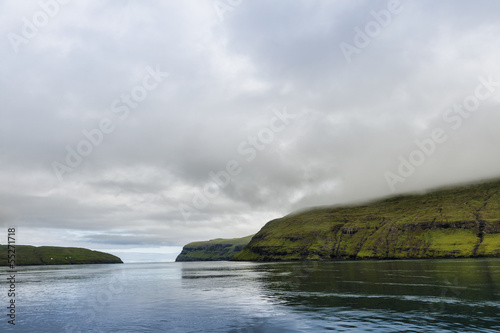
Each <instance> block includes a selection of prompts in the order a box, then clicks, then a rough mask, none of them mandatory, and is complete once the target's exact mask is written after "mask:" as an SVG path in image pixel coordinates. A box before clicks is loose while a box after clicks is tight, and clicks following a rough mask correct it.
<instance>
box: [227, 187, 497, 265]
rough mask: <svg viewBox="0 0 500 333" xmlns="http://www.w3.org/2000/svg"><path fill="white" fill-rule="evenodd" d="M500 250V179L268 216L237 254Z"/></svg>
mask: <svg viewBox="0 0 500 333" xmlns="http://www.w3.org/2000/svg"><path fill="white" fill-rule="evenodd" d="M499 255H500V181H498V180H497V181H491V182H486V183H482V184H476V185H469V186H462V187H456V188H447V189H441V190H438V191H434V192H431V193H427V194H422V195H406V196H397V197H393V198H388V199H385V200H380V201H376V202H372V203H368V204H363V205H357V206H349V207H322V208H314V209H309V210H306V211H302V212H298V213H294V214H290V215H287V216H285V217H283V218H280V219H276V220H273V221H270V222H268V223H267V224H266V225H265V226H264V227H263V228H262V229H261V230H260V231H259V232H258V233H257V234H256V235H255V236H254V237H253V238H252V240H251V241H250V242H249V243H248V245H247V246H246V247H245V249H244V250H243V251H241V252H240V253H238V254H237V255H235V257H234V260H250V261H281V260H334V259H370V258H378V259H382V258H384V259H385V258H449V257H475V256H499Z"/></svg>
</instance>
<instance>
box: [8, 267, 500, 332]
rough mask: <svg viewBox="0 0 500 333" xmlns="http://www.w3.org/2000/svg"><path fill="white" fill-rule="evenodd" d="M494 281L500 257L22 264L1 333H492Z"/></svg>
mask: <svg viewBox="0 0 500 333" xmlns="http://www.w3.org/2000/svg"><path fill="white" fill-rule="evenodd" d="M6 282H7V281H6V280H5V281H1V282H0V288H2V289H3V290H5V287H6ZM499 284H500V259H460V260H414V261H350V262H302V263H301V262H296V263H245V262H198V263H196V262H194V263H193V262H190V263H158V264H123V265H82V266H44V267H41V266H37V267H19V272H18V278H17V289H18V292H19V294H18V295H16V296H17V299H16V302H17V303H16V304H18V308H17V309H18V311H17V312H16V314H17V315H18V318H17V320H18V321H17V324H18V325H16V327H15V328H12V327H10V326H8V325H7V323H6V321H5V322H4V323H0V331H2V332H3V331H16V332H34V331H36V332H239V333H242V332H247V333H250V332H253V333H255V332H318V331H319V332H320V331H336V332H401V331H404V332H435V331H439V332H498V331H500V325H499V322H500V320H499V319H500V318H499V315H498V313H499V310H500V291H499V290H498V286H499ZM0 295H2V296H1V297H0V301H1V302H2V303H3V304H7V303H6V302H7V298H6V293H4V292H1V293H0Z"/></svg>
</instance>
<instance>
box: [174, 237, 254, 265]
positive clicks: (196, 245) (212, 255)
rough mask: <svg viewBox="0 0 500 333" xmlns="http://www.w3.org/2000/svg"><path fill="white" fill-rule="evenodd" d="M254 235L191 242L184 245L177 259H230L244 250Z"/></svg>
mask: <svg viewBox="0 0 500 333" xmlns="http://www.w3.org/2000/svg"><path fill="white" fill-rule="evenodd" d="M252 236H253V235H251V236H247V237H243V238H234V239H222V238H217V239H213V240H210V241H205V242H193V243H189V244H187V245H185V246H184V248H183V249H182V252H181V253H180V254H179V255H178V256H177V259H175V261H217V260H230V259H231V258H232V257H233V256H234V255H235V254H236V253H238V252H240V251H241V250H243V248H244V247H245V245H247V244H248V242H249V241H250V239H251V238H252Z"/></svg>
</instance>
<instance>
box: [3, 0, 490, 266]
mask: <svg viewBox="0 0 500 333" xmlns="http://www.w3.org/2000/svg"><path fill="white" fill-rule="evenodd" d="M499 10H500V2H498V1H474V2H472V1H465V0H462V1H460V0H459V1H451V0H448V1H446V0H443V1H396V0H391V1H373V0H366V1H356V0H337V1H334V0H328V1H327V0H293V1H292V0H273V1H270V0H251V1H250V0H191V1H174V0H166V1H153V0H152V1H131V0H117V1H78V0H72V1H71V0H40V1H16V0H2V1H0V13H1V14H0V16H1V19H0V35H1V36H3V37H2V38H1V39H0V43H1V44H0V57H1V59H2V61H1V62H0V70H1V72H2V75H1V76H0V98H1V102H2V106H1V108H0V184H1V186H0V225H1V226H2V228H3V229H4V235H5V238H7V228H9V227H15V228H16V237H17V239H16V242H17V243H18V244H29V245H36V246H42V245H52V246H76V247H85V248H90V249H93V250H100V251H105V252H110V253H113V254H116V255H118V256H119V257H121V258H122V259H123V260H124V261H125V262H135V261H172V260H174V259H175V257H176V256H177V254H178V253H179V252H180V251H181V249H182V246H183V245H185V244H186V243H189V242H192V241H199V240H208V239H213V238H233V237H243V236H247V235H250V234H253V233H256V232H258V231H259V230H260V228H261V227H262V226H264V224H265V223H267V222H268V221H270V220H272V219H274V218H279V217H281V216H283V215H286V214H289V213H291V212H293V211H296V210H300V209H304V208H307V207H313V206H324V205H342V204H351V203H355V202H363V201H370V200H375V199H377V198H382V197H387V196H390V195H395V194H400V193H407V192H422V191H428V190H431V189H433V188H437V187H442V186H449V185H454V184H461V183H467V182H474V181H479V180H484V179H492V178H497V177H500V171H499V170H500V168H499V167H500V154H499V145H498V143H499V142H500V131H498V130H497V127H498V124H500V113H499V110H500V109H499V106H500V61H499V59H500V37H499V36H500V33H499V32H500V22H499V21H498V12H499ZM0 234H1V233H0Z"/></svg>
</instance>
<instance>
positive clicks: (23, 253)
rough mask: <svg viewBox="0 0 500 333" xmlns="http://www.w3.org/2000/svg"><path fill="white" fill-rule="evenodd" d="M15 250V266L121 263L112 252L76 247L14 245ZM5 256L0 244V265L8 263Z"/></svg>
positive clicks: (4, 248) (6, 253)
mask: <svg viewBox="0 0 500 333" xmlns="http://www.w3.org/2000/svg"><path fill="white" fill-rule="evenodd" d="M15 251H16V253H15V261H16V266H23V265H70V264H113V263H122V261H121V259H120V258H118V257H116V256H114V255H112V254H109V253H104V252H99V251H92V250H88V249H83V248H77V247H56V246H40V247H35V246H31V245H15ZM7 258H8V246H7V245H0V266H7V265H8V260H7Z"/></svg>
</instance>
